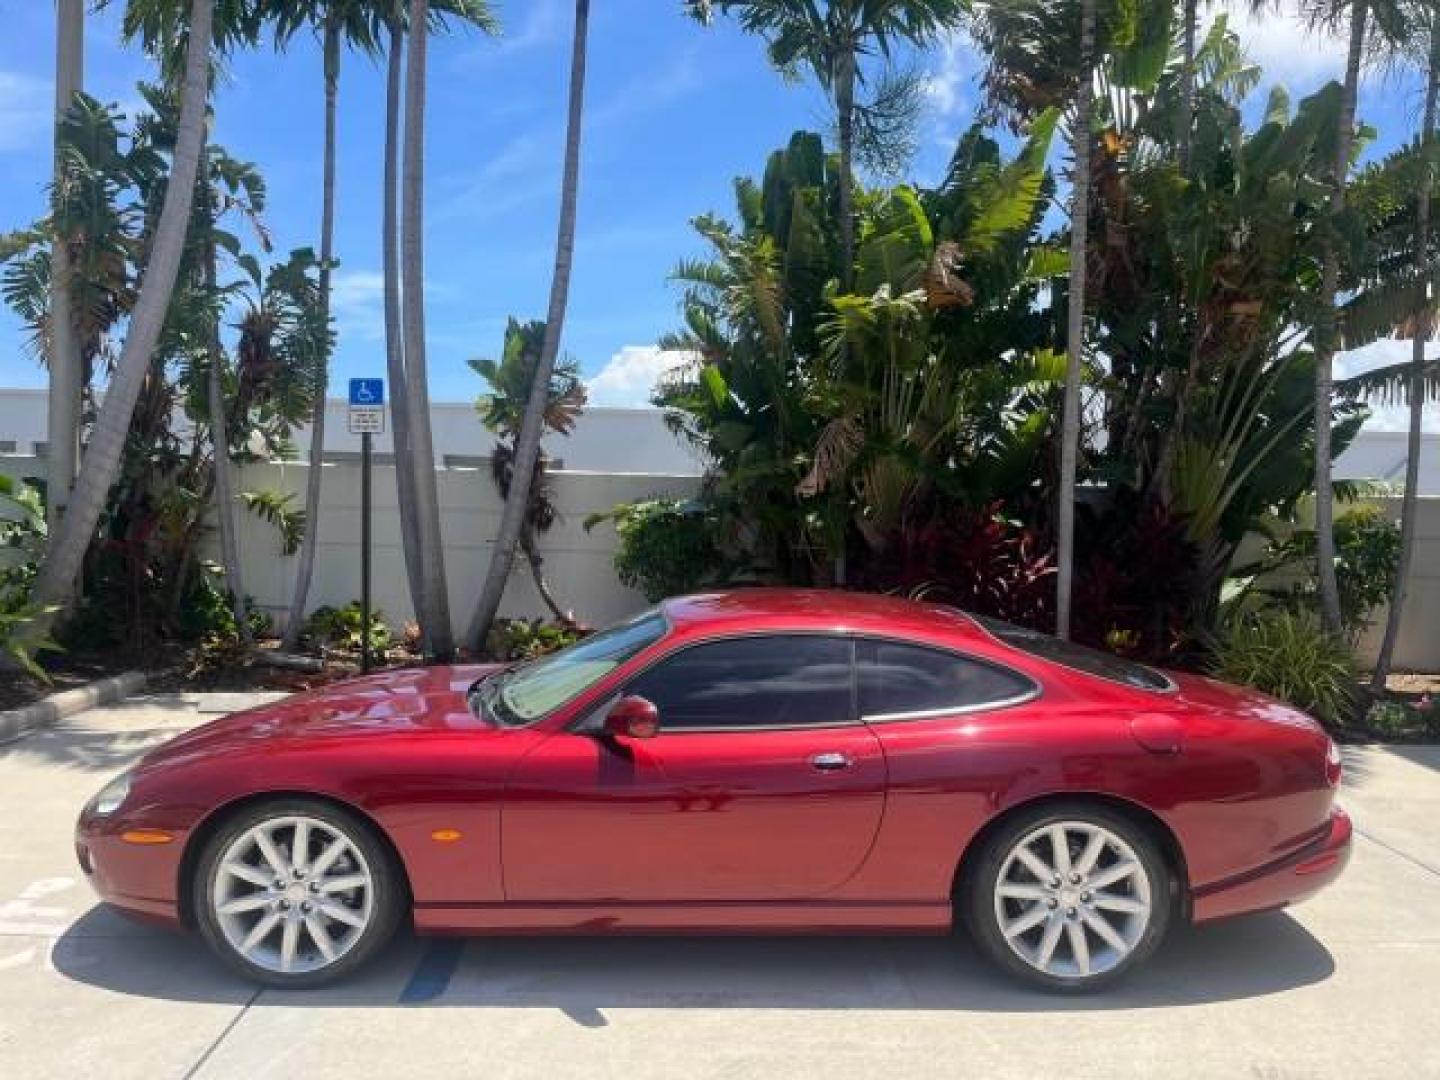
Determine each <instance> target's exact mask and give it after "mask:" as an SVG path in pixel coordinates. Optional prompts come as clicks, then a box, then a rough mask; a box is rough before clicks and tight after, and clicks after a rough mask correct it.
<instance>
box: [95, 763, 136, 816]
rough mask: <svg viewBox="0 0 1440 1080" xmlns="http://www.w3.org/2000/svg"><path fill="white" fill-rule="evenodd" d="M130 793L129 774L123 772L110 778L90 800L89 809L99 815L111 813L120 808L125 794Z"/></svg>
mask: <svg viewBox="0 0 1440 1080" xmlns="http://www.w3.org/2000/svg"><path fill="white" fill-rule="evenodd" d="M129 794H130V774H129V773H128V772H123V773H121V774H120V775H119V776H117V777H115V779H114V780H111V781H110V782H109V783H108V784H106V785H105V786H104V787H103V788H101V789H100V791H99V793H98V794H96V796H95V797H94V798H93V799H91V800H90V809H91V810H92V811H93V812H94V813H96V814H99V815H100V816H102V817H104V816H105V815H107V814H113V813H114V812H115V811H116V810H119V809H120V804H121V803H123V802H124V801H125V796H127V795H129Z"/></svg>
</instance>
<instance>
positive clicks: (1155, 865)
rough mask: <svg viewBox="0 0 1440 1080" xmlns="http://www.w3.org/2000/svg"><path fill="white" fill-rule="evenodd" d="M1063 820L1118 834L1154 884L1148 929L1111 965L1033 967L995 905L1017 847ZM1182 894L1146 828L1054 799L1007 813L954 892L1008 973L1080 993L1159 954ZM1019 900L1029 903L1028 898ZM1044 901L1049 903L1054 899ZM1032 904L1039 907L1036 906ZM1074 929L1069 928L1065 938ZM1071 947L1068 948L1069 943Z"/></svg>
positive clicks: (982, 943)
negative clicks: (1067, 969)
mask: <svg viewBox="0 0 1440 1080" xmlns="http://www.w3.org/2000/svg"><path fill="white" fill-rule="evenodd" d="M1062 823H1066V824H1069V823H1073V824H1077V825H1094V826H1099V827H1100V828H1103V829H1105V830H1108V831H1109V832H1110V833H1113V834H1114V835H1115V836H1116V837H1118V838H1119V839H1120V840H1122V841H1123V842H1124V843H1125V844H1126V845H1128V846H1129V848H1130V849H1131V850H1132V851H1133V852H1134V855H1135V857H1136V860H1137V861H1138V862H1139V863H1140V866H1141V872H1142V873H1143V874H1144V876H1145V879H1146V881H1147V882H1148V887H1149V902H1150V912H1149V918H1148V921H1147V922H1146V923H1145V924H1144V928H1143V930H1141V931H1139V933H1138V937H1137V940H1135V941H1134V943H1133V945H1132V946H1131V951H1130V952H1129V953H1128V954H1126V955H1125V956H1124V957H1123V959H1120V960H1119V961H1118V963H1115V964H1114V966H1113V967H1110V968H1109V969H1108V970H1103V971H1096V972H1092V973H1091V974H1088V975H1081V974H1075V973H1071V974H1056V973H1051V972H1047V971H1043V970H1041V969H1040V968H1038V967H1036V966H1034V964H1033V963H1032V962H1030V961H1029V960H1027V959H1026V958H1024V957H1022V956H1020V955H1019V954H1018V953H1017V951H1016V948H1013V947H1012V946H1011V943H1010V940H1009V939H1008V938H1007V937H1006V935H1005V933H1004V931H1003V929H1002V926H1001V922H1000V919H1001V916H1000V913H999V912H998V911H997V906H1000V905H1001V902H999V901H997V897H996V887H997V885H998V884H999V878H1000V874H1001V872H1002V871H1003V870H1004V869H1005V866H1006V863H1007V861H1008V860H1009V858H1010V855H1011V853H1012V852H1013V851H1014V850H1015V848H1016V847H1017V846H1018V845H1019V844H1020V843H1021V841H1022V840H1024V839H1026V838H1027V837H1030V836H1031V835H1032V834H1034V833H1035V832H1036V831H1037V830H1042V829H1046V828H1048V827H1049V826H1053V825H1058V824H1062ZM1177 896H1178V883H1177V881H1176V878H1175V874H1174V872H1173V870H1172V868H1171V867H1170V865H1169V863H1168V862H1167V861H1166V858H1165V855H1164V853H1163V852H1162V851H1161V849H1160V846H1159V844H1157V843H1156V841H1155V839H1154V837H1153V836H1151V834H1150V832H1149V831H1148V830H1146V829H1145V828H1143V827H1141V826H1139V825H1137V824H1136V823H1135V822H1134V821H1133V820H1132V819H1131V818H1129V817H1127V816H1126V815H1124V814H1122V813H1117V812H1116V811H1114V810H1111V809H1109V808H1108V807H1105V806H1101V805H1098V804H1096V803H1090V802H1085V801H1081V800H1076V801H1067V802H1063V803H1050V804H1047V805H1045V806H1041V807H1037V808H1035V809H1033V810H1021V811H1018V812H1016V813H1015V814H1013V815H1012V816H1011V817H1009V818H1007V819H1005V820H1004V821H1003V822H1002V823H1001V825H1000V826H999V828H997V829H996V830H995V831H994V832H993V833H991V834H990V836H989V837H988V838H987V839H986V840H985V841H984V847H983V848H982V849H981V850H979V851H978V852H976V858H975V861H974V863H973V864H972V865H971V866H970V867H969V868H968V872H967V874H966V876H965V880H964V881H963V882H962V885H961V895H960V896H958V897H957V898H956V902H957V907H958V908H959V909H960V912H961V913H963V915H964V919H965V922H966V924H967V925H968V927H969V930H970V934H971V937H972V938H973V939H974V941H975V943H976V945H977V947H978V948H979V950H980V951H981V952H982V953H984V954H985V956H986V957H987V958H988V959H989V960H990V961H991V962H992V963H994V964H995V965H996V966H997V967H999V968H1000V969H1001V970H1002V971H1004V972H1006V973H1007V974H1009V975H1010V976H1012V977H1014V978H1016V979H1018V980H1020V981H1021V982H1024V983H1026V984H1028V985H1030V986H1035V987H1039V988H1041V989H1044V990H1048V991H1051V992H1053V993H1061V994H1081V993H1092V992H1094V991H1097V990H1102V989H1104V988H1106V987H1108V986H1112V985H1113V984H1114V983H1116V982H1117V981H1119V980H1121V979H1123V978H1125V977H1126V976H1127V975H1128V974H1129V973H1130V972H1132V971H1133V970H1134V969H1135V968H1137V967H1139V966H1140V965H1141V964H1143V963H1144V962H1145V961H1146V960H1147V959H1148V958H1149V957H1150V955H1151V954H1152V953H1154V951H1155V950H1156V949H1157V948H1158V947H1159V945H1160V943H1161V941H1163V940H1164V938H1165V934H1166V932H1167V931H1168V929H1169V927H1170V921H1171V918H1172V916H1173V915H1174V912H1175V910H1176V907H1177V904H1176V897H1177ZM1063 902H1064V901H1062V903H1063ZM1015 903H1018V904H1021V905H1023V904H1025V903H1026V901H1016V902H1015ZM1046 903H1047V904H1048V901H1046ZM1052 906H1053V905H1052ZM1019 910H1020V911H1021V913H1023V912H1024V910H1025V909H1024V908H1023V907H1022V908H1021V909H1019ZM1029 910H1034V911H1036V912H1037V913H1038V907H1037V908H1032V909H1029ZM1066 910H1072V909H1068V908H1067V909H1066ZM1044 925H1045V924H1041V925H1039V926H1037V927H1036V931H1037V932H1038V933H1042V934H1043V932H1044ZM1068 932H1069V930H1068V927H1067V928H1066V930H1065V933H1064V934H1062V937H1064V936H1065V934H1068ZM1087 936H1088V933H1087ZM1017 940H1020V941H1021V942H1022V944H1023V943H1024V941H1025V938H1024V936H1023V935H1021V936H1020V937H1019V938H1017ZM1102 944H1103V943H1102ZM1066 948H1067V949H1069V948H1070V947H1069V945H1068V943H1067V945H1066ZM1072 955H1073V954H1072Z"/></svg>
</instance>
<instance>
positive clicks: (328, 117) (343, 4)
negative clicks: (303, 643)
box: [266, 0, 376, 649]
mask: <svg viewBox="0 0 1440 1080" xmlns="http://www.w3.org/2000/svg"><path fill="white" fill-rule="evenodd" d="M368 6H369V7H371V8H372V9H373V5H368ZM266 7H267V10H269V11H270V13H272V14H273V15H274V17H275V20H276V22H275V36H276V40H277V42H279V43H280V44H281V45H282V46H283V45H284V44H285V43H286V42H288V41H289V39H290V38H291V37H292V36H293V35H294V34H295V32H296V31H298V30H299V29H300V28H301V27H302V26H305V25H318V26H319V27H320V39H321V54H322V56H323V58H324V72H325V141H324V153H323V156H322V165H321V175H322V180H321V188H322V195H321V201H320V310H321V314H322V316H323V317H324V318H325V319H326V320H328V319H329V317H330V275H331V271H332V270H333V268H334V262H335V260H334V252H335V116H336V101H337V97H338V94H339V87H340V58H341V46H342V42H344V41H348V42H349V43H350V44H352V45H354V46H357V47H359V48H360V49H362V50H364V51H366V52H372V53H373V52H374V51H375V47H376V36H375V32H374V29H375V28H374V18H373V16H374V11H373V10H366V8H367V5H364V4H362V3H358V2H356V0H305V2H302V3H296V2H294V0H268V2H267V5H266ZM324 458H325V394H324V393H323V392H322V393H320V394H319V395H318V396H317V397H316V399H315V409H314V412H313V413H312V414H311V417H310V468H309V469H308V471H307V474H306V478H305V520H306V521H307V522H308V523H309V527H308V528H307V529H306V530H305V539H304V541H303V542H302V543H301V545H300V562H299V565H298V566H297V567H296V570H295V586H294V591H293V592H292V593H291V597H290V612H289V615H288V617H287V619H286V622H285V637H284V641H283V643H282V647H283V648H286V649H293V648H294V647H295V645H296V643H297V642H298V641H299V638H300V631H301V628H302V627H303V625H304V621H305V604H306V600H307V599H308V598H309V595H310V579H311V577H312V576H313V574H314V570H315V551H316V546H317V544H318V542H319V534H320V528H319V525H320V481H321V474H322V468H321V466H322V465H323V463H324Z"/></svg>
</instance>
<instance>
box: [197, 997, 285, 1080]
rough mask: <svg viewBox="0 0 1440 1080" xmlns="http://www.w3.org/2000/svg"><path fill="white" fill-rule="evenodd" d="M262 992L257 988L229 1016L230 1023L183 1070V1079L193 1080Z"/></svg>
mask: <svg viewBox="0 0 1440 1080" xmlns="http://www.w3.org/2000/svg"><path fill="white" fill-rule="evenodd" d="M264 992H265V991H264V990H263V989H257V990H256V991H255V992H254V993H253V994H251V995H250V1000H248V1001H247V1002H245V1004H244V1005H242V1006H241V1007H240V1011H239V1012H238V1013H236V1014H235V1015H234V1016H233V1017H231V1019H230V1023H228V1024H226V1025H225V1030H224V1031H222V1032H220V1034H219V1035H217V1036H215V1041H214V1042H212V1043H211V1044H210V1045H209V1046H207V1047H206V1048H205V1052H204V1053H203V1054H201V1055H200V1056H199V1057H198V1058H197V1059H196V1060H195V1064H194V1065H191V1066H190V1068H188V1069H186V1070H185V1076H184V1077H183V1080H193V1078H194V1077H195V1075H196V1074H197V1073H199V1072H200V1070H201V1069H202V1068H204V1066H205V1063H206V1062H207V1061H209V1060H210V1057H211V1055H212V1054H214V1053H215V1051H216V1050H218V1049H220V1044H221V1043H223V1042H224V1041H225V1039H226V1037H227V1036H228V1035H229V1034H230V1032H232V1031H234V1030H235V1026H236V1025H237V1024H239V1023H240V1021H241V1020H243V1019H245V1014H246V1013H248V1012H249V1011H250V1006H251V1005H254V1004H255V1002H256V1001H257V1000H259V998H260V995H261V994H263V993H264Z"/></svg>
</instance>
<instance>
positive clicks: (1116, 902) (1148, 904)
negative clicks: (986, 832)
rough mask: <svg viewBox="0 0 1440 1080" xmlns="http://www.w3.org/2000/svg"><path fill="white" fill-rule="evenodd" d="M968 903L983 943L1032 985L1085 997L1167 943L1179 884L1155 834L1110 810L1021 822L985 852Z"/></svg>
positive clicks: (1044, 813)
mask: <svg viewBox="0 0 1440 1080" xmlns="http://www.w3.org/2000/svg"><path fill="white" fill-rule="evenodd" d="M966 892H967V895H966V896H965V897H964V899H965V902H966V906H967V909H968V914H969V920H968V921H969V925H970V928H971V932H972V933H973V935H974V937H975V940H976V943H977V944H978V945H979V946H980V948H981V949H982V950H983V951H984V952H985V953H986V954H987V955H989V957H990V958H991V959H993V960H994V961H995V962H996V963H997V964H999V966H1000V967H1002V968H1004V969H1005V970H1006V971H1009V972H1011V973H1012V974H1014V975H1016V976H1018V977H1019V978H1021V979H1023V980H1025V981H1026V982H1029V983H1031V984H1033V985H1038V986H1041V987H1044V988H1045V989H1048V990H1057V991H1062V992H1084V991H1088V990H1095V989H1099V988H1100V987H1103V986H1106V985H1109V984H1110V983H1113V982H1114V981H1116V980H1117V979H1119V978H1122V977H1123V976H1124V975H1125V974H1126V973H1128V972H1129V971H1131V970H1132V969H1134V968H1135V967H1136V966H1137V965H1139V964H1141V963H1143V962H1144V960H1145V959H1146V957H1148V956H1149V955H1150V954H1151V953H1152V952H1154V951H1155V949H1156V947H1157V946H1158V945H1159V944H1160V941H1161V940H1162V939H1163V938H1164V936H1165V931H1166V929H1167V928H1168V927H1169V923H1170V915H1171V912H1172V911H1173V910H1174V907H1175V903H1174V897H1175V882H1174V876H1173V874H1172V873H1171V872H1170V868H1169V866H1168V865H1167V864H1166V861H1165V857H1164V854H1163V853H1162V852H1161V850H1160V847H1159V845H1158V844H1156V842H1155V840H1154V839H1153V838H1152V837H1151V836H1150V834H1149V832H1148V831H1147V830H1146V829H1144V828H1142V827H1141V826H1139V825H1137V824H1136V823H1135V822H1133V821H1132V820H1131V819H1130V818H1129V817H1127V816H1125V815H1123V814H1119V813H1116V812H1115V811H1113V810H1110V809H1108V808H1106V807H1102V806H1098V805H1091V804H1087V803H1078V802H1077V803H1067V804H1056V805H1051V806H1046V807H1042V808H1040V809H1038V810H1036V811H1032V812H1029V813H1022V814H1018V815H1017V816H1016V817H1015V818H1014V819H1012V820H1010V821H1008V822H1006V823H1004V824H1003V825H1002V826H1001V828H999V829H998V830H996V832H995V833H993V834H992V835H991V836H990V837H989V839H988V841H987V842H986V844H985V847H984V849H983V850H982V851H981V852H980V853H979V859H978V862H977V863H976V865H975V867H974V870H973V872H972V873H971V874H970V876H969V880H968V883H967V889H966Z"/></svg>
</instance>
